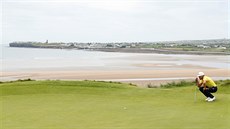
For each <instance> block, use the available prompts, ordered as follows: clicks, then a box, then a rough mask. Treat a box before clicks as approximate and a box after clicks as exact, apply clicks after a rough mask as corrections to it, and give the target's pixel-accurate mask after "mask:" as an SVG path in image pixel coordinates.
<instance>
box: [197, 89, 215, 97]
mask: <svg viewBox="0 0 230 129" xmlns="http://www.w3.org/2000/svg"><path fill="white" fill-rule="evenodd" d="M199 89H200V91H201V92H202V93H203V94H204V95H205V96H206V97H210V98H213V97H214V96H213V95H212V94H211V93H215V92H216V91H217V87H210V88H206V89H205V90H204V87H200V88H199Z"/></svg>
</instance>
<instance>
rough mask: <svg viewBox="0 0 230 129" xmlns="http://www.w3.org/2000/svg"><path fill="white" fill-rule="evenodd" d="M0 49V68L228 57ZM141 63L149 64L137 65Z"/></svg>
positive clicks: (204, 63) (222, 60)
mask: <svg viewBox="0 0 230 129" xmlns="http://www.w3.org/2000/svg"><path fill="white" fill-rule="evenodd" d="M0 51H1V53H0V66H1V67H0V68H1V71H31V70H32V71H33V70H59V71H61V70H63V71H64V70H134V69H135V70H136V69H172V68H176V69H180V66H182V65H194V66H200V67H210V68H224V69H226V68H230V66H229V64H230V56H199V55H165V54H140V53H116V52H99V51H87V50H66V49H40V48H13V47H9V46H7V45H0ZM142 64H151V65H153V66H151V67H141V66H140V65H142ZM156 64H157V65H156Z"/></svg>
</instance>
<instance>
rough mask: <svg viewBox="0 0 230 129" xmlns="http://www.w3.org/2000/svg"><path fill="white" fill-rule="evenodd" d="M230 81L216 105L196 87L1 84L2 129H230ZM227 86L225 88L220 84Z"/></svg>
mask: <svg viewBox="0 0 230 129" xmlns="http://www.w3.org/2000/svg"><path fill="white" fill-rule="evenodd" d="M229 82H230V81H229V80H226V81H222V82H219V84H221V85H220V86H219V90H218V92H217V93H214V95H215V96H216V98H217V99H216V101H214V102H205V100H204V99H205V97H204V96H203V95H202V94H201V93H200V92H198V90H197V91H196V93H197V94H196V96H194V95H195V87H194V86H192V85H191V86H186V87H175V88H138V87H135V86H131V85H128V84H121V83H109V82H95V81H25V82H20V81H17V82H11V83H9V82H8V83H1V84H0V90H1V92H0V104H1V106H0V114H1V115H0V122H1V123H0V128H1V129H229V128H230V121H229V120H230V83H229ZM222 83H223V84H222Z"/></svg>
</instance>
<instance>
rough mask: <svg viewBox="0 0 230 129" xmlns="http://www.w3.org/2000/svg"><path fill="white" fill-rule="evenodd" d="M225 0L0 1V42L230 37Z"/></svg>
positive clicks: (125, 40)
mask: <svg viewBox="0 0 230 129" xmlns="http://www.w3.org/2000/svg"><path fill="white" fill-rule="evenodd" d="M228 4H229V1H228V0H2V4H1V5H2V6H1V8H2V10H1V15H2V20H1V21H2V24H1V25H2V26H1V28H2V42H1V43H9V42H13V41H40V42H45V40H47V39H48V40H49V41H50V42H123V41H124V42H136V41H169V40H197V39H217V38H229V35H228V33H229V26H228V25H229V23H230V22H229V19H228V16H229V12H228V11H229V9H228Z"/></svg>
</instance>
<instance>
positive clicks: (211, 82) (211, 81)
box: [200, 76, 216, 87]
mask: <svg viewBox="0 0 230 129" xmlns="http://www.w3.org/2000/svg"><path fill="white" fill-rule="evenodd" d="M204 81H205V82H206V86H207V87H213V86H216V83H215V82H214V81H213V80H212V79H211V78H210V77H208V76H204V78H203V80H200V83H203V82H204Z"/></svg>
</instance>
